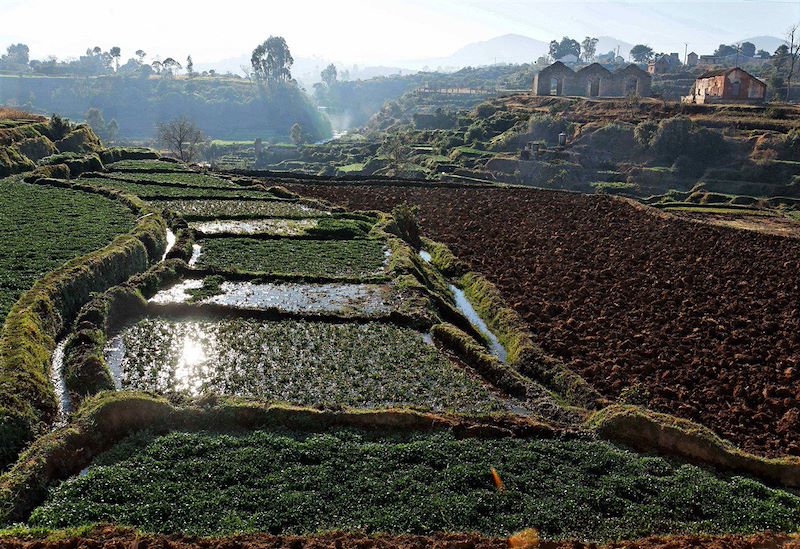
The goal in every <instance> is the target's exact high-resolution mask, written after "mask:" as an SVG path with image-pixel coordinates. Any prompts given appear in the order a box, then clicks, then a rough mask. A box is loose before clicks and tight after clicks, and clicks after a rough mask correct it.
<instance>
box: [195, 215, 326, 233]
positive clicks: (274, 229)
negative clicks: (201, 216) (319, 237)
mask: <svg viewBox="0 0 800 549" xmlns="http://www.w3.org/2000/svg"><path fill="white" fill-rule="evenodd" d="M318 224H319V219H231V220H224V219H223V220H214V221H193V222H192V223H189V227H191V228H192V229H195V230H196V231H199V232H201V233H203V234H206V235H217V234H235V235H255V234H267V235H271V236H301V235H303V234H305V232H306V231H307V230H308V229H314V228H316V227H317V225H318Z"/></svg>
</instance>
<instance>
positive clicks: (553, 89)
mask: <svg viewBox="0 0 800 549" xmlns="http://www.w3.org/2000/svg"><path fill="white" fill-rule="evenodd" d="M651 79H652V77H651V76H650V75H649V74H648V73H647V72H646V71H643V70H642V69H640V68H639V67H637V66H636V65H628V66H627V67H624V68H621V69H618V70H616V71H614V72H611V71H610V70H608V69H607V68H605V67H604V66H603V65H600V64H599V63H592V64H591V65H587V66H586V67H583V68H582V69H580V70H579V71H577V72H576V71H573V70H572V69H570V68H569V67H567V66H566V65H565V64H564V63H561V62H559V61H556V62H555V63H553V64H552V65H550V66H548V67H545V68H544V69H542V70H541V71H539V73H538V74H537V75H536V76H535V77H534V79H533V93H534V95H570V96H578V97H627V96H629V95H639V96H642V97H647V96H649V95H650V85H651Z"/></svg>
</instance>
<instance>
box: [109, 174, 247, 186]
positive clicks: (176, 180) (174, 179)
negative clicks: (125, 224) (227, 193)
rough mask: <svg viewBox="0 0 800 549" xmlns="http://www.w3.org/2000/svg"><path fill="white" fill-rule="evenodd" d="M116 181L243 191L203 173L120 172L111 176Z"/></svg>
mask: <svg viewBox="0 0 800 549" xmlns="http://www.w3.org/2000/svg"><path fill="white" fill-rule="evenodd" d="M111 175H112V176H113V177H114V178H116V179H125V180H127V181H132V182H134V183H157V184H161V185H177V186H182V187H186V186H192V187H208V188H213V189H241V188H242V186H241V185H238V184H236V183H234V182H232V181H228V180H227V179H222V178H220V177H214V176H213V175H206V174H202V173H187V172H176V173H157V172H156V173H128V172H120V173H113V174H111Z"/></svg>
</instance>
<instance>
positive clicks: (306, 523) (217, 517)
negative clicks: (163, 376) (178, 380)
mask: <svg viewBox="0 0 800 549" xmlns="http://www.w3.org/2000/svg"><path fill="white" fill-rule="evenodd" d="M491 467H495V468H496V469H497V471H498V473H499V475H500V477H501V478H502V480H503V482H504V483H505V488H506V489H505V491H502V492H501V491H499V490H498V489H497V488H496V487H495V484H494V482H493V480H492V475H491V472H490V471H491V469H490V468H491ZM100 521H102V522H114V523H117V524H122V525H130V526H136V527H139V528H141V529H144V530H146V531H163V532H186V533H193V534H231V533H234V532H248V531H267V532H273V533H293V532H296V533H313V532H317V531H321V530H364V531H368V532H414V533H428V532H436V531H449V532H454V531H455V532H459V531H460V532H468V531H479V532H482V533H485V534H494V535H508V534H510V533H512V532H514V531H518V530H521V529H523V528H528V527H534V528H538V529H540V530H541V532H542V533H543V534H544V535H545V536H547V537H575V538H584V539H592V540H605V539H620V538H635V537H640V536H646V535H651V534H659V533H678V532H703V533H715V532H756V531H762V530H765V529H776V530H784V531H794V530H796V529H797V527H798V526H799V525H800V498H799V497H798V496H796V495H792V494H789V493H787V492H784V491H781V490H775V489H771V488H768V487H766V486H764V485H762V484H760V483H758V482H755V481H753V480H749V479H745V478H742V477H736V476H733V477H726V476H719V475H716V474H714V473H712V472H709V471H707V470H704V469H701V468H698V467H695V466H690V465H677V464H675V463H672V462H670V461H668V460H665V459H662V458H655V457H642V456H639V455H637V454H634V453H631V452H629V451H627V450H624V449H622V448H619V447H617V446H614V445H611V444H608V443H605V442H598V441H593V440H579V439H578V440H558V439H554V440H536V439H534V440H529V439H528V440H526V439H515V438H505V439H500V440H479V439H472V438H468V439H462V440H459V439H456V438H455V437H454V436H453V435H452V434H449V433H435V434H414V435H391V434H383V436H381V437H380V438H377V437H376V436H372V435H368V434H365V433H363V432H359V431H354V430H339V431H331V432H328V433H322V434H299V433H291V432H284V431H256V432H251V433H248V434H245V435H238V436H237V435H224V434H211V433H171V434H168V435H165V436H152V435H147V434H140V435H135V436H133V437H131V438H129V439H128V440H127V441H125V442H123V443H122V444H120V445H118V446H117V447H115V448H114V449H112V450H111V451H109V452H108V453H106V454H104V455H102V456H100V457H99V458H98V459H97V460H96V461H95V463H94V464H93V465H92V466H91V467H90V469H89V471H88V474H86V475H85V476H80V477H77V478H73V479H72V480H69V481H67V482H65V483H63V484H61V485H60V486H58V487H57V488H55V489H54V490H52V491H51V494H50V496H49V498H48V500H47V502H46V503H45V504H44V505H43V506H41V507H40V508H39V509H37V510H36V511H35V512H34V513H33V515H32V517H31V520H30V524H31V525H34V526H46V527H66V526H78V525H83V524H87V523H92V522H100Z"/></svg>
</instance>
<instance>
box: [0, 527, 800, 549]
mask: <svg viewBox="0 0 800 549" xmlns="http://www.w3.org/2000/svg"><path fill="white" fill-rule="evenodd" d="M523 539H530V538H526V537H524V536H520V539H519V540H517V539H515V538H512V540H513V541H512V540H507V539H504V538H488V537H483V536H480V535H477V534H433V535H429V536H413V535H400V536H368V535H366V534H348V533H336V532H334V533H329V534H321V535H317V536H274V535H269V534H254V535H242V536H232V537H229V538H193V537H182V536H164V535H143V534H137V533H136V532H133V531H131V530H126V529H117V528H114V527H96V528H94V529H93V530H91V531H90V532H87V533H85V534H82V535H80V536H74V537H73V536H58V537H57V538H54V539H50V540H46V539H37V538H27V539H26V538H0V546H1V547H4V548H7V549H75V548H82V549H101V548H102V549H112V548H113V549H145V548H146V549H188V548H190V547H199V548H203V549H289V548H291V549H300V548H309V549H310V548H314V549H329V548H330V549H332V548H337V549H338V548H342V547H358V548H361V549H395V548H401V547H402V548H419V549H423V548H428V547H433V548H438V549H445V548H448V549H505V548H508V547H517V548H520V549H522V548H531V549H533V548H538V549H590V548H592V549H689V548H700V549H756V548H758V549H800V541H798V539H797V538H796V537H789V536H787V535H785V534H770V533H764V534H757V535H754V536H715V537H705V536H675V537H652V538H646V539H641V540H636V541H619V542H612V543H609V544H607V545H605V544H604V545H596V544H593V543H583V542H572V541H560V542H551V541H542V542H540V543H528V544H525V543H523V542H522V541H521V540H523Z"/></svg>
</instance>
